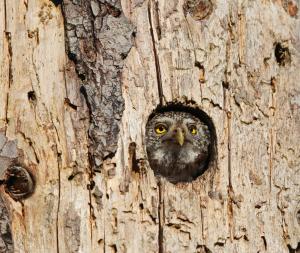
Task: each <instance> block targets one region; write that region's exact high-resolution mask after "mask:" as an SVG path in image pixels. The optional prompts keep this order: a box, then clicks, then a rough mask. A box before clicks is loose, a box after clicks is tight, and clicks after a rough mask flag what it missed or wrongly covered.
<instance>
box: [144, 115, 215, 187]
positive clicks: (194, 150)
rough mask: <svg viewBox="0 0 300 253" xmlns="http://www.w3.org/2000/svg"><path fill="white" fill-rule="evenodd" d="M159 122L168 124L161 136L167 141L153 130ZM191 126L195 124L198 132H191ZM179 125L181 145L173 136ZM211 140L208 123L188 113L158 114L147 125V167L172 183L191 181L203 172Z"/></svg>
mask: <svg viewBox="0 0 300 253" xmlns="http://www.w3.org/2000/svg"><path fill="white" fill-rule="evenodd" d="M158 123H163V124H166V125H167V126H168V129H167V133H166V134H164V135H163V136H168V139H167V141H165V140H164V138H163V136H162V135H159V134H157V133H156V132H155V126H156V125H157V124H158ZM190 125H195V126H196V128H197V134H195V135H192V134H191V133H190V131H189V126H190ZM178 127H179V128H181V129H182V130H183V133H184V139H185V142H184V144H183V145H182V146H181V145H179V143H177V142H176V141H175V138H174V134H175V131H176V130H174V129H177V128H178ZM165 139H166V138H165ZM173 140H174V141H173ZM210 143H211V136H210V132H209V129H208V126H207V125H205V124H204V123H203V122H202V121H201V120H200V119H198V118H197V117H195V116H193V115H192V114H190V113H187V112H176V111H172V112H163V113H158V114H156V115H155V116H154V117H153V118H152V119H150V120H149V121H148V123H147V126H146V148H147V155H148V160H149V163H150V166H151V168H152V169H153V171H154V173H155V174H156V175H158V176H163V177H166V178H167V179H168V180H169V181H171V182H173V183H177V182H188V181H192V180H193V179H195V178H196V177H197V176H199V175H200V174H201V173H203V170H204V169H205V166H206V164H207V159H208V152H209V146H210Z"/></svg>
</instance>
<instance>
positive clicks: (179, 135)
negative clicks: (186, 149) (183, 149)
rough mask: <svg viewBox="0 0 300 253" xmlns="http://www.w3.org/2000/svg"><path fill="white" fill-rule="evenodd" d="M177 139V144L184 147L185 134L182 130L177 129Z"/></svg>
mask: <svg viewBox="0 0 300 253" xmlns="http://www.w3.org/2000/svg"><path fill="white" fill-rule="evenodd" d="M175 138H176V140H177V142H178V143H179V145H180V146H182V145H183V143H184V134H183V132H182V129H181V128H177V129H176V134H175Z"/></svg>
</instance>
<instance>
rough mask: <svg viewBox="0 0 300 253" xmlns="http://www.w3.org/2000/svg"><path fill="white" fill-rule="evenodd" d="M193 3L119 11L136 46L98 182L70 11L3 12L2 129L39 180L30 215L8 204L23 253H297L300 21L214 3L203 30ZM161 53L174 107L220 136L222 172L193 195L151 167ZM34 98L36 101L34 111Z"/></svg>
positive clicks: (258, 5)
mask: <svg viewBox="0 0 300 253" xmlns="http://www.w3.org/2000/svg"><path fill="white" fill-rule="evenodd" d="M282 2H284V1H282ZM183 4H184V1H183V0H171V1H168V0H162V1H151V2H150V3H148V2H147V1H138V0H134V1H129V0H123V1H122V6H123V11H124V13H125V15H126V16H127V17H128V18H129V20H130V21H131V22H132V23H133V25H135V26H136V37H135V39H134V46H133V47H132V48H131V50H130V52H129V55H128V56H127V58H126V60H125V66H124V70H123V74H122V92H123V98H124V102H125V110H124V112H123V117H122V120H121V125H120V133H119V138H118V149H117V153H116V155H115V156H114V157H113V158H108V159H106V160H105V161H104V164H103V168H102V171H101V173H98V172H97V173H91V170H90V169H91V168H90V166H89V162H88V143H89V142H88V134H87V131H88V124H89V115H88V110H87V108H86V105H85V101H84V98H83V97H82V96H81V95H80V93H79V87H80V80H79V79H78V78H77V76H76V73H75V70H74V64H73V63H72V62H70V61H69V60H68V59H67V56H66V54H65V39H64V24H63V16H62V14H61V8H60V7H55V6H54V4H53V3H52V2H50V1H45V0H42V1H37V0H28V1H27V0H24V1H17V0H10V1H8V0H7V1H5V0H4V2H3V1H1V3H0V29H1V33H0V87H1V92H0V130H1V134H2V135H5V136H6V138H8V140H17V147H18V149H19V150H21V151H22V153H23V157H22V158H20V159H22V161H23V162H24V164H26V165H27V166H28V167H29V168H30V170H31V171H32V172H33V174H34V175H35V177H36V181H37V187H36V190H35V193H34V194H33V195H32V196H31V197H30V198H28V199H26V200H24V201H22V202H15V201H14V200H12V199H10V198H9V196H8V195H7V194H5V193H4V192H3V191H2V195H3V197H4V199H5V201H6V203H7V206H8V209H9V211H10V215H11V220H12V234H13V241H14V248H15V252H30V253H33V252H38V253H40V252H105V253H110V252H128V253H134V252H136V253H138V252H159V251H160V252H164V253H167V252H172V253H174V252H213V253H215V252H217V253H218V252H270V253H273V252H293V251H289V250H288V247H290V248H291V249H295V248H296V247H297V244H298V243H299V242H300V221H299V210H300V204H299V203H300V198H299V196H300V187H299V182H300V178H299V177H300V172H299V171H300V170H299V168H300V160H299V154H300V148H299V140H300V114H299V108H300V85H299V83H300V75H299V69H300V60H299V54H300V32H299V31H300V22H299V18H298V16H295V17H292V16H291V15H289V13H288V12H286V11H285V9H284V8H283V7H282V4H281V1H258V0H257V1H225V0H218V1H215V5H214V10H213V11H212V13H211V15H210V16H208V17H207V18H206V19H204V20H200V21H199V20H194V19H193V17H191V16H190V15H187V16H186V17H185V16H184V11H183V8H182V6H183ZM298 4H299V3H298ZM94 8H95V7H94ZM149 8H150V13H151V19H150V20H151V26H152V28H153V35H154V38H152V37H151V36H152V35H151V32H150V24H149V16H148V14H149V12H148V11H149ZM159 27H160V28H159ZM159 31H160V32H159ZM153 40H154V41H155V48H156V52H157V55H158V59H159V65H160V72H161V80H162V86H163V95H164V100H165V101H166V102H170V101H173V100H174V99H179V100H182V99H183V97H186V98H187V99H188V100H193V101H195V102H196V103H197V104H198V105H199V106H201V108H203V110H205V111H206V112H207V113H208V114H209V115H210V116H211V117H212V119H213V121H214V123H215V127H216V132H217V138H218V142H217V148H218V156H217V161H216V164H217V166H216V167H215V168H211V170H210V171H207V172H206V173H205V174H204V175H203V176H202V177H201V178H198V179H197V180H196V181H194V182H193V183H190V184H186V185H173V184H171V183H169V182H165V181H162V182H161V186H160V187H159V186H158V184H157V181H156V179H155V177H154V175H153V172H152V171H151V169H150V168H149V167H148V164H147V161H146V154H145V148H144V139H143V138H144V132H145V131H144V130H145V124H146V122H147V117H148V116H149V114H150V113H151V112H152V110H153V109H155V108H156V106H157V105H158V103H159V93H158V83H157V82H158V81H157V75H156V71H157V69H156V67H155V57H154V51H153V43H152V42H153ZM276 43H282V44H283V45H285V46H286V47H288V48H289V51H290V54H291V63H289V64H286V65H285V66H279V64H278V63H277V62H276V58H275V55H274V45H275V44H276ZM195 63H197V64H196V65H198V66H199V64H200V65H201V66H202V67H203V69H204V73H203V69H201V68H199V67H197V66H195ZM203 74H204V76H203ZM271 80H273V82H271ZM29 91H34V92H35V96H36V100H34V101H32V100H29V99H28V92H29ZM66 98H67V99H68V100H66ZM66 101H69V102H70V103H71V104H73V105H76V106H77V109H74V107H72V106H70V105H69V103H68V102H66ZM130 143H135V144H136V159H139V170H138V171H133V169H132V168H133V163H132V154H131V153H130V152H129V146H130ZM131 145H133V144H131ZM71 175H73V176H74V177H71V178H70V176H71ZM91 182H95V186H94V187H93V189H92V190H89V189H90V187H89V185H90V184H91ZM159 192H160V194H159ZM297 212H298V220H297ZM159 235H160V236H161V237H160V238H159ZM204 246H205V247H206V249H204V248H205V247H204ZM209 250H210V251H209Z"/></svg>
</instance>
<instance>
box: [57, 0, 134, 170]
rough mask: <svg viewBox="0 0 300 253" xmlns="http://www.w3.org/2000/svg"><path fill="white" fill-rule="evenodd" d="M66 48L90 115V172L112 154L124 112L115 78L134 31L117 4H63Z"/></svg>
mask: <svg viewBox="0 0 300 253" xmlns="http://www.w3.org/2000/svg"><path fill="white" fill-rule="evenodd" d="M62 6H63V15H64V19H65V31H66V48H67V51H68V52H67V53H68V56H69V59H70V60H72V61H73V62H74V63H75V66H76V72H77V75H78V77H79V79H80V80H81V82H82V87H81V89H80V91H81V93H82V94H83V96H84V98H85V100H86V103H87V105H88V108H89V112H90V127H89V137H90V149H89V152H90V156H91V157H92V160H91V162H92V166H93V167H94V169H96V168H98V169H99V168H100V167H101V164H102V162H103V161H104V160H105V158H106V157H110V156H113V155H114V154H115V152H116V150H117V141H118V134H119V124H120V120H121V117H122V113H123V110H124V100H123V97H122V88H121V74H122V69H123V65H124V60H125V59H126V57H127V55H128V53H129V51H130V49H131V47H132V42H133V41H132V34H133V31H134V27H133V26H132V25H131V23H129V21H128V20H127V18H126V17H125V16H124V14H123V12H122V8H121V1H120V0H117V1H110V0H106V1H92V0H87V1H71V0H65V1H63V4H62Z"/></svg>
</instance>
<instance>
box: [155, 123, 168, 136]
mask: <svg viewBox="0 0 300 253" xmlns="http://www.w3.org/2000/svg"><path fill="white" fill-rule="evenodd" d="M154 130H155V133H157V134H160V135H162V134H165V133H166V132H167V130H168V127H167V126H166V125H165V124H157V125H156V126H155V128H154Z"/></svg>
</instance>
